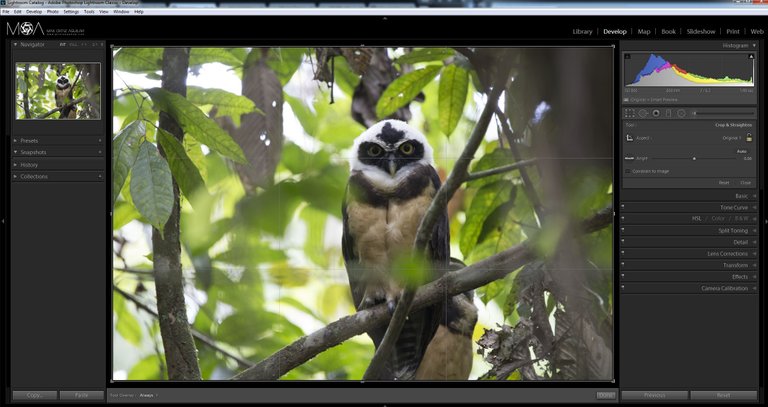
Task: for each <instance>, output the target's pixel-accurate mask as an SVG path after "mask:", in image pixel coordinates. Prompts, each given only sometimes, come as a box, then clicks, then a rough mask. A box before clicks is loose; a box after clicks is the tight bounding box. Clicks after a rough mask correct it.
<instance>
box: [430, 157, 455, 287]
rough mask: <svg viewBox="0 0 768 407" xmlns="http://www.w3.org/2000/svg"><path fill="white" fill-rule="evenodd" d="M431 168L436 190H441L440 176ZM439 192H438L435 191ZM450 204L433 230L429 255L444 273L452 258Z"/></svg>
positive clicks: (431, 176)
mask: <svg viewBox="0 0 768 407" xmlns="http://www.w3.org/2000/svg"><path fill="white" fill-rule="evenodd" d="M429 169H430V171H429V172H430V174H429V176H430V178H431V180H432V185H433V186H434V187H435V191H438V190H440V185H441V182H440V176H439V175H438V174H437V171H435V169H434V168H433V167H431V166H430V167H429ZM435 193H437V192H435ZM447 208H448V205H447V204H446V205H445V209H443V212H442V213H441V214H440V217H439V218H438V219H437V224H436V225H435V231H434V232H432V238H431V239H430V240H429V246H428V247H429V255H430V257H431V259H432V263H433V264H434V265H435V267H437V268H438V269H439V272H440V274H442V273H444V272H445V270H446V269H447V268H448V264H449V263H450V260H451V236H450V230H449V228H448V209H447Z"/></svg>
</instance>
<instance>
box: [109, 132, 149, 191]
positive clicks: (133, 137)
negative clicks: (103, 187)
mask: <svg viewBox="0 0 768 407" xmlns="http://www.w3.org/2000/svg"><path fill="white" fill-rule="evenodd" d="M145 133H146V125H145V124H144V122H143V121H141V120H136V121H134V122H131V124H129V125H128V126H126V127H125V128H124V129H123V130H121V131H120V133H118V134H117V136H116V137H115V139H114V141H113V142H112V205H114V204H115V201H116V200H117V196H118V195H120V191H121V190H122V189H123V185H124V184H125V179H126V178H127V177H128V173H129V172H130V171H131V167H132V166H133V163H134V161H136V155H137V154H138V152H139V140H141V137H142V136H144V134H145Z"/></svg>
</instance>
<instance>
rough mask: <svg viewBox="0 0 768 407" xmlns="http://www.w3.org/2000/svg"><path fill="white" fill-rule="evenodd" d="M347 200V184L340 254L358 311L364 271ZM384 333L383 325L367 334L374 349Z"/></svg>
mask: <svg viewBox="0 0 768 407" xmlns="http://www.w3.org/2000/svg"><path fill="white" fill-rule="evenodd" d="M348 198H349V184H347V188H346V189H345V190H344V199H343V200H342V203H341V219H342V223H343V231H342V235H341V254H342V256H343V257H344V265H345V266H346V269H347V278H348V279H349V288H350V291H351V292H352V301H353V302H354V306H355V309H358V308H357V307H358V305H360V303H361V302H362V301H363V295H364V294H365V283H364V277H363V273H365V270H363V268H362V267H361V266H360V257H359V256H358V255H357V253H355V237H354V236H352V234H351V233H350V232H349V215H348V214H347V200H348ZM386 331H387V327H386V325H384V326H381V327H378V328H375V329H373V330H371V331H369V332H367V333H368V336H370V337H371V339H372V340H373V344H374V346H375V347H376V348H378V347H379V344H380V343H381V340H382V339H383V338H384V334H385V333H386Z"/></svg>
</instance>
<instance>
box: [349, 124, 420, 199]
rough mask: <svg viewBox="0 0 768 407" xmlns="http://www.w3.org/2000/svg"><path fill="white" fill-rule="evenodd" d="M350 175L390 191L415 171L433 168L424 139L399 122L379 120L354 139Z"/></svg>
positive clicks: (417, 132)
mask: <svg viewBox="0 0 768 407" xmlns="http://www.w3.org/2000/svg"><path fill="white" fill-rule="evenodd" d="M352 154H353V157H352V159H351V160H350V169H351V171H352V172H360V173H362V174H363V175H364V176H365V177H366V178H367V179H368V181H369V182H370V183H371V184H372V185H373V186H375V187H376V188H378V189H380V190H382V191H392V190H394V189H395V188H397V186H398V185H399V184H400V183H401V182H402V181H403V180H404V179H405V178H407V177H408V176H409V175H410V174H411V173H412V172H413V171H414V170H415V169H417V168H418V167H419V166H422V165H430V166H432V165H433V162H434V161H433V157H432V147H431V146H430V145H429V142H428V141H427V138H426V137H425V136H424V135H423V134H422V133H421V132H419V131H418V130H416V129H415V128H413V127H411V126H409V125H408V124H406V123H405V122H403V121H400V120H383V121H380V122H378V123H376V124H374V125H373V126H371V127H370V128H369V129H368V130H366V131H364V132H363V133H362V134H361V135H360V136H358V137H357V138H356V139H355V142H354V144H353V146H352Z"/></svg>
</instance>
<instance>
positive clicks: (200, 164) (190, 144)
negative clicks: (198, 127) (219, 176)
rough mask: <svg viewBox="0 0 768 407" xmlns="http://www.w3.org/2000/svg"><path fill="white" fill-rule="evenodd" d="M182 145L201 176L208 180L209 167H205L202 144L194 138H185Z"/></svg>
mask: <svg viewBox="0 0 768 407" xmlns="http://www.w3.org/2000/svg"><path fill="white" fill-rule="evenodd" d="M182 144H183V145H184V151H186V153H187V157H189V159H190V160H192V162H193V163H195V166H196V167H197V170H198V171H199V172H200V176H201V177H203V180H207V176H208V166H207V165H205V154H203V149H202V147H201V146H200V142H199V141H197V140H195V139H193V138H192V137H184V141H183V142H182Z"/></svg>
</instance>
